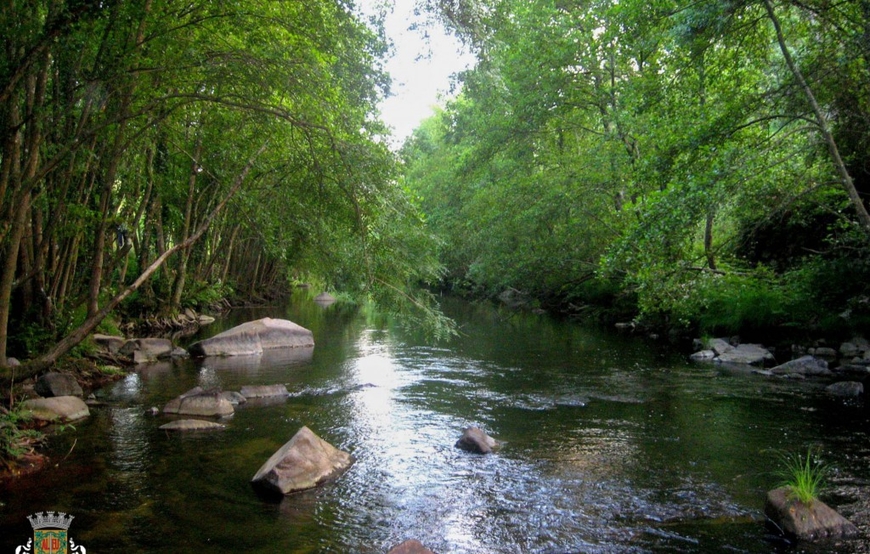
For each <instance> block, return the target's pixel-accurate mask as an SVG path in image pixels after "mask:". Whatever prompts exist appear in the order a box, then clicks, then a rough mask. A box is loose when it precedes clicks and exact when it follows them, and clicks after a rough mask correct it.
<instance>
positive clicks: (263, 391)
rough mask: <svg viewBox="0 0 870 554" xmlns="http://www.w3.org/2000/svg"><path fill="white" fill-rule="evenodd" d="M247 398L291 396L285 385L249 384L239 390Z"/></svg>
mask: <svg viewBox="0 0 870 554" xmlns="http://www.w3.org/2000/svg"><path fill="white" fill-rule="evenodd" d="M239 392H241V393H242V396H244V397H245V398H272V397H275V396H283V397H287V396H290V393H289V392H288V391H287V387H286V386H284V385H249V386H245V387H242V390H241V391H239Z"/></svg>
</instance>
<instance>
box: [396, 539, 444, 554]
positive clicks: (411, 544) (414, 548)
mask: <svg viewBox="0 0 870 554" xmlns="http://www.w3.org/2000/svg"><path fill="white" fill-rule="evenodd" d="M387 554H435V553H434V552H432V551H431V550H429V549H428V548H426V547H425V546H423V543H421V542H420V541H418V540H416V539H409V540H406V541H405V542H403V543H401V544H397V545H396V546H394V547H393V548H391V549H390V551H389V552H387Z"/></svg>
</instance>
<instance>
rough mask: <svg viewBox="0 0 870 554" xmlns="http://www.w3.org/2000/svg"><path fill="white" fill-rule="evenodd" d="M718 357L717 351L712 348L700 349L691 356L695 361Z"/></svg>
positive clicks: (705, 360) (710, 359)
mask: <svg viewBox="0 0 870 554" xmlns="http://www.w3.org/2000/svg"><path fill="white" fill-rule="evenodd" d="M715 357H716V353H715V352H713V351H712V350H699V351H697V352H695V353H694V354H692V355H691V356H689V359H690V360H692V361H695V362H707V361H712V360H713V358H715Z"/></svg>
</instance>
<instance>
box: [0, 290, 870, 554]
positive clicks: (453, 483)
mask: <svg viewBox="0 0 870 554" xmlns="http://www.w3.org/2000/svg"><path fill="white" fill-rule="evenodd" d="M444 307H445V310H446V311H447V313H448V315H450V316H451V317H453V318H454V319H455V320H456V321H457V322H458V323H459V324H460V327H461V331H462V336H461V337H460V338H458V339H455V340H453V341H451V342H449V343H445V344H432V343H430V342H428V341H426V340H425V338H424V337H421V336H416V335H415V334H413V333H409V332H407V331H402V330H400V329H396V328H393V327H391V326H390V325H388V324H387V323H385V322H384V321H383V319H382V318H376V317H371V316H365V315H361V314H358V313H356V312H354V311H351V310H348V309H346V308H342V307H341V306H340V305H332V306H330V307H328V308H323V307H321V306H319V305H317V304H315V303H314V302H313V301H311V300H310V298H309V297H307V296H306V295H305V294H302V293H300V294H299V296H298V297H297V298H295V299H294V301H293V302H291V303H290V304H289V306H288V307H286V308H282V309H280V310H279V309H269V310H262V309H260V310H239V311H235V312H233V313H232V314H231V315H230V316H228V317H227V318H224V319H221V320H219V321H218V322H217V323H216V324H215V325H213V326H211V327H209V328H207V329H205V330H203V333H202V334H201V336H198V337H196V338H202V337H204V336H207V335H210V334H214V333H216V332H218V331H220V330H222V329H224V328H228V327H230V326H232V325H234V324H237V323H240V322H242V321H246V320H250V319H256V318H259V317H264V316H267V315H268V316H272V317H284V318H287V319H291V320H293V321H295V322H297V323H299V324H300V325H303V326H305V327H308V328H309V329H311V330H312V331H313V332H314V336H315V341H316V343H317V346H316V347H315V348H314V350H313V352H312V351H308V352H307V353H306V352H302V351H300V352H295V353H293V356H285V357H283V358H282V357H280V356H273V357H269V358H249V359H241V358H239V359H236V358H230V359H222V360H213V359H212V360H205V361H203V362H194V361H184V362H182V363H177V364H175V365H173V364H169V363H167V364H158V365H154V366H148V367H143V368H141V369H139V370H138V371H136V372H135V373H132V374H130V375H129V376H127V377H125V378H124V379H122V380H120V381H118V382H116V383H113V384H112V385H110V386H108V387H106V388H104V389H102V390H100V391H98V392H97V396H98V398H99V400H101V401H102V402H104V403H105V406H103V407H96V408H93V409H92V415H91V417H90V418H88V419H87V420H84V421H82V422H78V423H76V424H75V428H74V429H67V430H65V431H64V432H63V433H61V434H59V435H57V436H54V437H53V438H52V439H51V444H50V455H51V457H52V466H51V467H50V468H49V469H47V470H46V471H43V472H42V473H40V474H38V475H36V476H32V477H27V478H23V479H21V480H19V481H18V482H16V483H15V484H14V485H12V486H11V488H8V489H5V490H2V491H0V492H2V497H0V552H13V551H14V548H15V546H17V545H23V544H24V543H25V542H26V541H27V539H28V538H29V537H32V536H33V531H32V529H31V528H30V525H29V523H28V521H27V519H26V516H27V515H29V514H32V513H35V512H38V511H46V510H56V511H63V512H66V513H68V514H71V515H74V516H75V520H74V521H73V523H72V525H71V526H70V529H69V536H70V537H73V538H74V540H75V541H76V542H77V543H79V544H83V545H85V546H86V547H87V550H88V551H90V552H93V553H114V552H117V553H121V552H125V553H128V552H179V553H185V552H203V551H211V552H282V553H319V552H335V553H382V552H386V551H387V550H388V549H389V548H390V547H391V546H393V545H395V544H398V543H399V542H401V541H403V540H405V539H408V538H416V539H418V540H420V541H421V542H423V543H424V544H425V545H427V546H428V547H429V548H431V549H433V550H434V551H436V552H438V553H440V554H446V553H470V554H482V553H526V552H529V553H581V552H582V553H598V552H602V553H611V552H614V553H622V552H631V553H643V552H749V553H756V552H814V553H815V552H847V553H849V552H866V551H867V550H868V544H870V539H868V538H867V537H866V532H867V526H866V522H867V521H868V519H870V518H868V508H867V502H866V500H865V499H866V498H867V497H868V496H870V459H868V453H870V448H868V446H870V443H868V436H867V431H868V429H870V427H868V412H867V411H866V410H865V408H864V405H863V403H859V404H848V403H844V402H843V401H840V400H834V399H832V398H829V397H827V396H826V395H825V394H824V392H823V387H824V385H825V384H827V383H826V382H823V381H809V380H808V381H790V380H782V379H770V378H765V377H761V376H758V375H753V374H751V373H750V372H749V371H746V370H740V369H725V368H721V367H716V366H713V365H693V364H690V363H688V362H687V361H686V358H685V354H684V353H677V352H674V351H673V350H672V349H669V348H668V347H667V346H664V345H661V344H657V343H654V342H650V341H646V340H643V339H639V338H636V337H627V336H620V335H616V334H613V333H610V332H605V331H602V330H594V329H589V328H584V327H581V326H578V325H576V324H572V323H568V322H560V321H555V320H552V319H550V318H548V317H546V316H537V315H532V314H524V313H514V312H508V311H503V310H500V309H498V308H495V307H493V306H490V305H487V304H474V303H466V302H462V301H454V300H445V306H444ZM274 383H284V384H286V385H287V388H288V390H290V392H291V396H290V398H289V399H287V400H282V401H281V402H278V403H267V404H263V403H260V404H257V405H254V403H253V402H252V403H249V404H247V405H243V406H241V407H239V408H238V409H237V410H236V413H235V415H234V416H233V417H232V418H230V419H229V420H228V421H226V423H227V428H226V429H225V430H222V431H218V432H210V433H196V434H187V435H182V434H169V433H167V432H164V431H161V430H159V429H158V427H159V426H160V425H161V424H163V423H165V422H166V419H164V418H163V416H157V417H153V416H149V415H145V412H146V410H147V409H148V408H149V407H151V406H157V407H162V406H163V404H165V402H166V401H168V400H169V399H171V398H172V397H174V396H176V395H178V394H180V393H182V392H184V391H186V390H188V389H190V388H192V387H194V386H196V385H199V386H202V387H204V388H210V387H220V388H221V389H223V390H238V389H239V388H240V387H242V386H244V385H255V384H274ZM303 425H307V426H308V427H310V428H311V429H312V430H313V431H314V432H315V433H317V434H318V435H320V436H321V437H323V438H324V439H325V440H327V441H329V442H330V443H332V444H333V445H335V446H337V447H339V448H341V449H343V450H347V451H349V452H350V453H352V454H353V455H354V456H355V458H356V459H357V461H356V463H355V464H354V465H353V466H352V467H351V469H350V470H349V471H348V472H346V473H345V474H344V475H343V476H341V477H340V478H339V479H338V480H337V481H335V482H333V483H330V484H327V485H325V486H323V487H320V488H318V489H316V490H312V491H308V492H304V493H298V494H294V495H291V496H288V497H286V498H284V500H283V501H281V502H279V503H276V502H270V501H267V500H264V499H261V498H259V497H258V496H257V495H256V494H255V493H254V491H253V490H252V488H251V487H250V483H249V480H250V478H251V477H252V476H253V475H254V473H255V472H256V471H257V469H258V468H259V467H260V465H261V464H262V463H263V462H264V461H265V460H266V459H267V458H268V457H269V456H270V455H271V454H272V453H273V452H274V451H275V450H277V449H278V448H279V447H280V446H281V445H282V444H284V443H285V442H286V441H287V440H289V439H290V437H291V436H292V435H293V434H294V433H295V432H296V431H297V430H298V429H299V428H300V427H301V426H303ZM471 425H475V426H479V427H481V428H483V429H484V430H485V431H487V433H489V434H490V435H492V436H493V437H495V438H496V439H497V440H498V441H499V442H500V443H501V447H500V449H499V450H498V451H497V452H496V453H494V454H492V455H487V456H481V455H475V454H470V453H466V452H463V451H461V450H459V449H457V448H455V447H454V443H455V442H456V440H457V439H458V437H459V436H460V435H461V432H462V430H463V429H464V428H465V427H467V426H471ZM810 447H814V448H818V449H820V451H821V452H822V455H823V457H824V458H825V460H826V461H827V462H828V463H829V464H830V465H831V466H832V467H833V469H834V472H833V474H832V478H831V488H830V489H829V492H828V493H827V494H826V495H824V496H823V499H824V500H826V501H828V503H829V504H832V505H834V506H835V507H837V508H838V509H839V510H840V511H841V513H843V514H844V515H846V516H847V517H850V518H852V519H853V520H854V521H855V522H856V523H858V524H859V526H860V527H861V529H862V531H864V533H865V538H863V539H858V540H853V541H848V542H843V543H838V544H827V545H822V546H813V545H800V544H799V545H793V544H788V543H786V542H783V541H781V540H778V539H777V538H776V537H775V535H774V534H772V533H771V532H770V529H769V528H768V527H767V526H766V525H765V522H764V518H763V515H762V509H763V502H764V495H765V492H766V491H767V490H769V489H771V488H773V487H775V486H776V485H777V484H778V483H779V481H780V477H779V476H777V475H776V469H777V467H778V466H779V465H780V463H779V458H780V456H781V454H782V453H783V452H801V451H803V452H805V451H806V450H807V449H808V448H810Z"/></svg>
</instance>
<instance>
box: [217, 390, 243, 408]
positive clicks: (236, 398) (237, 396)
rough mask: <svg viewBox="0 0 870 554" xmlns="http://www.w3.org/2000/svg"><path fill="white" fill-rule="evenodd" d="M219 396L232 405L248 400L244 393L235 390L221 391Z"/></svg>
mask: <svg viewBox="0 0 870 554" xmlns="http://www.w3.org/2000/svg"><path fill="white" fill-rule="evenodd" d="M221 396H223V397H224V398H226V399H227V400H229V401H230V404H232V405H233V406H238V405H239V404H244V403H245V402H247V401H248V399H247V398H245V395H244V394H242V393H240V392H236V391H224V392H222V393H221Z"/></svg>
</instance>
